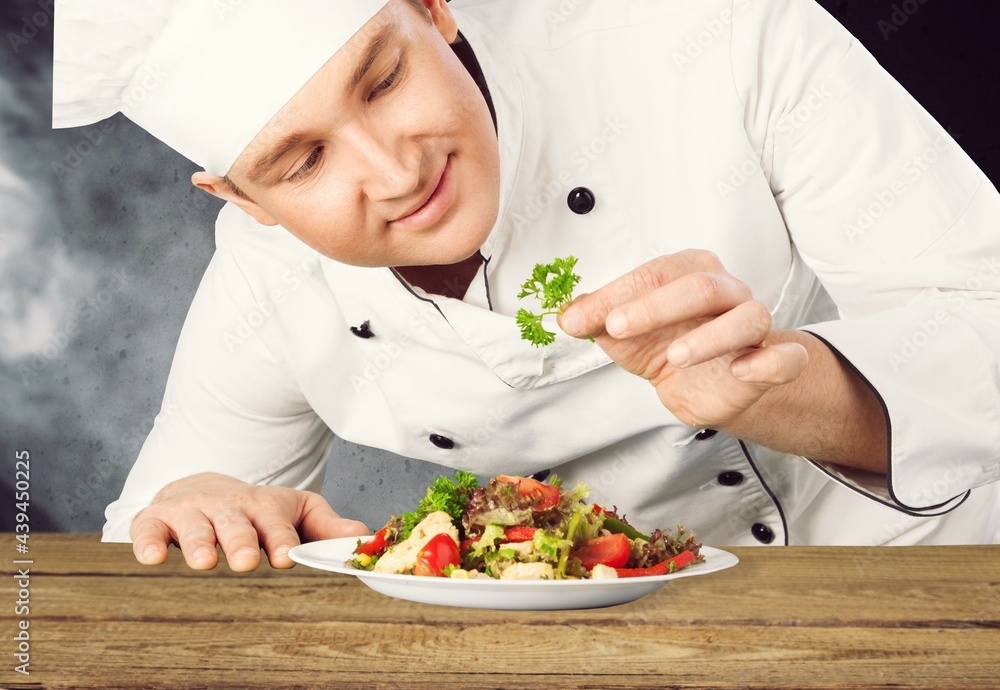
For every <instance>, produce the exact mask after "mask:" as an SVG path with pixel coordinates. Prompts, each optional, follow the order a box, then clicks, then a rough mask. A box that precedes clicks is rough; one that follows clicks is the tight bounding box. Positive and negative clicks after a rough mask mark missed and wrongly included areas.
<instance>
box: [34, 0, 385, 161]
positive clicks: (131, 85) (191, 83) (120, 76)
mask: <svg viewBox="0 0 1000 690" xmlns="http://www.w3.org/2000/svg"><path fill="white" fill-rule="evenodd" d="M386 3H387V0H61V1H60V2H59V3H57V5H56V14H55V20H56V21H55V55H54V74H53V99H52V100H53V107H52V126H53V127H56V128H59V127H78V126H81V125H88V124H92V123H94V122H98V121H100V120H103V119H104V118H106V117H110V116H111V115H113V114H115V113H116V112H119V111H120V112H122V113H124V114H125V115H126V116H127V117H128V118H129V119H130V120H132V121H134V122H135V123H136V124H138V125H139V126H140V127H142V128H143V129H145V130H146V131H148V132H149V133H150V134H152V135H153V136H155V137H156V138H158V139H160V140H161V141H163V142H164V143H166V144H167V145H168V146H170V147H171V148H173V149H175V150H176V151H178V152H179V153H181V154H183V155H184V156H186V157H187V158H189V159H191V160H192V161H194V162H195V163H198V164H199V165H201V166H203V167H204V168H205V169H206V170H207V171H209V172H211V173H215V174H218V175H224V174H225V173H226V172H227V171H228V170H229V168H230V167H231V166H232V164H233V162H234V161H235V160H236V158H237V157H238V156H239V155H240V153H241V152H242V151H243V150H244V149H245V148H246V146H247V144H249V143H250V141H251V140H252V139H253V138H254V136H256V135H257V133H258V132H260V131H261V129H263V127H264V125H266V124H267V123H268V122H269V121H270V120H271V118H273V117H274V115H275V114H277V113H278V111H279V110H280V109H281V108H282V106H284V105H285V104H286V103H287V102H288V101H289V100H290V99H291V97H292V96H294V95H295V92H296V91H298V90H299V89H300V88H301V87H302V86H304V85H305V83H306V82H307V81H309V79H310V78H311V77H312V76H313V75H314V74H315V73H316V72H317V71H319V69H320V68H321V67H322V66H323V65H324V64H325V63H326V62H327V61H328V60H329V59H330V58H331V57H332V56H333V54H334V53H336V52H337V51H338V50H339V49H340V48H341V47H342V46H343V45H344V44H345V43H347V41H348V40H350V38H351V37H352V36H354V34H356V33H357V32H358V31H359V30H360V29H361V28H362V27H363V26H364V25H365V24H366V23H367V22H368V20H370V19H371V18H372V17H373V16H375V14H376V13H377V12H378V11H379V10H380V9H382V8H383V7H384V6H385V5H386Z"/></svg>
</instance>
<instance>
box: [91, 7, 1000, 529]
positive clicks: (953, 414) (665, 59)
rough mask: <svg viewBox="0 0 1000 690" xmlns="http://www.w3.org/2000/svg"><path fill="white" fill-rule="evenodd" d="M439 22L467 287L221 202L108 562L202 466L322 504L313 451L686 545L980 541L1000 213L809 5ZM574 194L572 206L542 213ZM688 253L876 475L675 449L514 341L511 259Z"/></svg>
mask: <svg viewBox="0 0 1000 690" xmlns="http://www.w3.org/2000/svg"><path fill="white" fill-rule="evenodd" d="M452 7H453V9H454V11H455V14H456V17H457V19H458V22H459V27H460V30H461V32H462V34H463V36H464V37H465V38H466V40H467V41H468V42H469V44H470V46H471V47H472V48H473V50H474V51H475V54H476V56H477V58H478V60H479V62H480V65H481V67H482V70H483V73H484V75H485V79H486V83H487V85H488V89H489V92H490V95H491V97H492V100H493V104H494V107H495V110H496V117H497V122H498V138H499V146H500V156H501V191H500V195H501V198H500V202H501V204H500V213H499V217H498V220H497V222H496V225H495V227H494V228H493V230H492V232H491V234H490V235H489V237H488V240H487V241H486V243H485V245H484V246H483V248H482V254H483V255H484V257H485V258H486V263H485V264H484V266H483V268H482V269H481V270H480V273H479V274H478V275H477V276H476V278H475V280H474V283H473V286H472V287H471V288H470V290H469V293H468V294H467V295H466V297H465V298H464V299H463V300H457V299H451V298H447V297H442V296H438V295H430V294H426V293H425V292H424V291H422V290H421V289H420V288H417V287H412V286H409V285H407V284H406V283H405V282H404V281H403V280H401V279H400V278H399V277H398V276H397V275H396V274H395V273H394V272H393V271H392V270H390V269H388V268H358V267H353V266H348V265H344V264H340V263H337V262H335V261H333V260H330V259H328V258H325V257H323V256H320V255H318V254H317V253H316V252H315V251H313V250H311V249H309V248H308V247H306V246H305V245H304V244H302V243H301V242H299V241H298V240H296V239H295V238H294V237H292V236H291V235H290V234H289V233H287V232H286V231H284V230H282V229H281V228H267V227H263V226H260V225H258V224H257V223H256V222H255V221H253V220H252V219H251V218H249V217H248V216H246V215H244V214H243V213H242V212H240V211H239V210H238V209H236V208H235V207H233V206H231V205H230V206H227V207H225V208H224V209H223V210H222V212H221V214H220V216H219V219H218V225H217V231H216V243H217V251H216V254H215V256H214V257H213V259H212V261H211V264H210V265H209V267H208V269H207V271H206V273H205V276H204V279H203V281H202V283H201V286H200V287H199V289H198V292H197V295H196V297H195V299H194V302H193V304H192V306H191V310H190V313H189V315H188V317H187V321H186V323H185V325H184V329H183V332H182V334H181V338H180V342H179V344H178V346H177V351H176V355H175V359H174V363H173V367H172V369H171V372H170V376H169V380H168V383H167V389H166V394H165V399H164V404H163V408H162V411H161V413H160V414H159V416H158V417H157V419H156V423H155V426H154V428H153V430H152V432H151V433H150V435H149V437H148V439H147V440H146V442H145V445H144V446H143V448H142V450H141V453H140V455H139V457H138V460H137V461H136V464H135V466H134V468H133V469H132V471H131V474H130V475H129V477H128V480H127V482H126V484H125V487H124V490H123V492H122V495H121V497H120V498H119V499H118V500H117V501H115V502H114V503H112V504H111V505H110V506H109V507H108V509H107V514H106V517H107V524H106V525H105V529H104V538H105V539H106V540H128V538H129V537H128V529H129V525H130V523H131V521H132V519H133V517H134V516H135V515H136V514H137V513H138V512H139V511H140V510H141V509H143V508H144V507H145V506H147V505H148V504H149V503H150V501H151V499H152V497H153V495H154V494H155V493H156V492H157V491H158V490H159V489H160V488H162V487H163V486H164V485H166V484H167V483H169V482H171V481H173V480H176V479H178V478H181V477H185V476H189V475H191V474H194V473H197V472H202V471H215V472H222V473H225V474H228V475H232V476H234V477H238V478H240V479H243V480H245V481H248V482H255V483H259V484H279V485H285V486H291V487H297V488H303V489H312V490H319V487H320V486H321V482H322V477H323V472H324V469H325V465H324V463H325V458H326V456H327V454H328V451H329V449H330V447H331V443H332V439H333V437H334V434H336V435H339V436H340V437H342V438H344V439H347V440H349V441H352V442H356V443H360V444H365V445H370V446H375V447H378V448H384V449H386V450H389V451H392V452H394V453H397V454H400V455H403V456H408V457H413V458H420V459H423V460H428V461H432V462H435V463H440V464H441V465H443V466H446V467H448V468H463V469H469V470H472V471H474V472H476V473H479V474H481V475H493V474H497V473H507V474H531V473H535V472H539V471H542V470H554V471H555V472H557V473H558V474H559V475H560V476H562V477H563V478H564V479H565V480H566V482H567V483H568V484H570V485H572V484H573V483H574V482H575V481H576V480H578V479H579V480H584V481H586V482H587V483H588V484H590V485H591V487H592V488H593V495H592V499H593V500H595V501H597V502H602V503H606V504H614V505H617V506H618V507H619V508H620V509H622V510H624V511H626V512H627V514H628V516H629V518H630V519H631V520H632V521H633V522H635V523H636V524H637V525H638V526H639V527H641V528H645V529H651V528H653V527H655V526H661V527H670V526H673V525H675V524H677V523H678V522H682V523H684V524H686V525H687V526H688V527H690V528H692V529H693V530H695V531H696V532H697V533H698V535H699V536H700V537H701V538H702V539H703V540H704V542H705V543H709V544H716V545H727V544H729V545H754V544H759V543H771V544H902V543H907V544H909V543H942V542H950V543H967V542H996V541H1000V500H998V497H1000V494H998V487H1000V484H998V483H996V480H997V479H998V478H1000V462H998V457H1000V396H998V363H997V353H998V352H1000V300H998V297H1000V263H998V260H1000V233H998V232H997V228H998V226H1000V196H998V194H997V190H996V189H995V187H994V186H993V185H992V184H991V183H990V182H989V181H988V180H987V179H986V178H985V177H984V175H983V174H982V173H981V172H980V171H979V170H978V168H977V167H976V166H975V165H974V164H973V163H972V161H971V160H970V159H969V158H968V157H967V156H966V155H965V154H964V153H963V152H962V150H961V149H960V148H959V147H958V145H957V144H956V143H955V142H954V141H953V139H952V137H951V136H950V135H949V134H948V133H947V132H946V131H945V130H943V129H942V127H940V126H939V125H938V124H937V123H935V122H934V120H933V119H932V118H931V117H930V116H929V115H928V114H927V113H926V112H925V111H924V110H923V109H922V108H921V107H920V106H919V105H918V104H916V103H915V102H914V101H913V99H912V98H911V97H910V96H909V95H908V94H907V93H906V92H905V91H904V90H903V89H902V88H901V87H900V86H899V85H898V84H897V83H896V82H895V81H894V80H893V79H892V78H891V77H890V76H889V75H887V74H886V73H885V72H884V71H883V70H882V69H881V68H880V67H879V65H878V64H877V63H876V62H875V60H874V59H873V58H872V57H871V55H870V54H869V53H868V52H867V51H866V50H865V49H864V48H863V47H862V46H861V45H860V44H859V43H858V42H857V41H856V40H855V39H854V38H853V37H851V36H850V35H849V34H848V33H847V32H846V31H845V30H844V29H843V28H842V27H841V26H840V25H839V24H838V23H837V22H836V21H834V20H833V19H832V18H831V17H830V16H829V15H828V14H827V13H826V12H824V11H823V10H822V9H821V8H820V7H819V6H817V5H816V4H815V3H814V2H813V0H629V1H628V2H623V0H588V1H587V2H585V3H581V2H568V1H567V0H464V1H463V0H455V1H454V2H452ZM578 187H585V188H587V189H589V190H591V191H592V193H593V195H594V198H595V205H594V207H593V209H592V211H591V212H589V213H585V214H577V213H574V212H572V211H571V210H570V209H569V207H568V205H567V202H566V199H567V195H568V193H569V192H570V190H573V189H575V188H578ZM690 247H694V248H701V249H707V250H711V251H713V252H715V253H716V254H718V255H719V257H720V258H721V260H722V262H723V264H724V265H725V266H726V267H727V269H728V270H729V271H730V272H731V273H732V274H734V275H735V276H737V277H739V278H741V279H742V280H744V281H746V282H747V283H748V284H749V285H750V286H751V287H752V289H753V292H754V295H755V296H756V297H757V298H758V299H761V300H763V301H764V302H765V303H766V304H768V305H769V306H770V308H771V310H772V313H773V315H774V323H775V327H776V328H804V329H805V330H808V331H809V332H811V333H813V334H815V335H817V336H819V337H820V338H822V339H823V340H824V341H826V342H827V343H828V344H829V345H830V347H832V348H833V349H834V350H835V351H836V352H838V353H839V354H840V355H842V356H843V358H844V359H845V360H846V361H847V362H848V363H849V364H850V366H852V367H853V368H854V369H856V370H857V372H858V374H859V375H860V376H861V377H863V378H864V380H865V381H867V382H868V383H869V385H870V386H871V387H872V388H873V389H874V390H875V391H876V392H877V394H878V396H879V397H880V399H881V401H882V403H883V407H884V410H885V414H886V418H887V421H888V426H889V431H890V434H891V443H890V446H891V450H890V455H891V457H890V462H889V474H888V477H882V476H877V475H869V474H866V473H864V472H858V471H850V470H844V469H839V468H836V467H833V466H826V465H823V464H820V463H815V462H812V461H810V460H808V459H804V458H799V457H794V456H788V455H785V454H782V453H777V452H774V451H771V450H768V449H765V448H762V447H760V446H757V445H754V444H751V443H746V442H742V441H741V440H739V439H736V438H733V437H730V436H728V435H726V434H724V433H714V431H713V430H698V429H692V428H689V427H686V426H684V425H682V424H681V423H679V422H678V420H677V419H676V418H675V417H674V416H673V415H672V414H671V413H670V412H669V411H667V410H666V409H665V408H664V407H663V406H662V405H661V404H660V402H659V401H658V399H657V397H656V395H655V392H654V390H653V388H652V387H651V386H650V385H649V384H648V383H647V382H645V381H643V380H642V379H640V378H637V377H635V376H633V375H631V374H628V373H626V372H625V371H624V370H622V369H620V368H619V367H617V366H616V365H614V364H613V363H611V362H609V360H608V358H607V357H606V356H605V355H604V353H603V352H602V351H601V350H600V349H599V348H598V347H597V346H596V345H594V344H592V343H590V342H588V341H587V340H575V339H572V338H568V337H565V336H564V335H563V334H561V333H560V334H559V337H558V338H557V340H556V342H555V344H554V345H552V346H550V347H547V348H543V349H536V348H533V347H532V346H530V345H529V344H527V343H526V342H524V341H522V340H521V339H520V337H519V332H518V329H517V327H516V325H515V322H514V313H515V312H516V310H517V308H518V307H519V306H521V305H520V304H519V303H518V301H517V299H516V294H517V292H518V287H519V285H520V283H521V282H522V281H523V280H524V279H525V277H527V276H528V275H529V274H530V272H531V268H532V266H533V265H534V264H535V263H537V262H546V261H550V260H551V259H552V257H555V256H565V255H568V254H573V255H575V256H577V257H579V263H578V272H579V273H580V275H582V276H583V281H582V283H581V286H580V290H581V291H585V292H586V291H592V290H594V289H596V288H598V287H600V286H602V285H605V284H607V283H608V282H609V281H611V280H612V279H614V278H616V277H617V276H620V275H622V274H624V273H626V272H628V271H630V270H632V269H634V268H635V267H637V266H639V265H640V264H642V263H644V262H645V261H647V260H649V259H650V258H652V257H654V256H657V255H661V254H668V253H672V252H676V251H679V250H682V249H685V248H690ZM365 323H367V330H368V332H367V333H366V332H365V331H364V329H362V325H363V324H365ZM352 327H353V330H352ZM368 334H374V337H367V338H366V337H359V336H363V335H368ZM441 446H444V447H441ZM334 507H335V508H336V506H334Z"/></svg>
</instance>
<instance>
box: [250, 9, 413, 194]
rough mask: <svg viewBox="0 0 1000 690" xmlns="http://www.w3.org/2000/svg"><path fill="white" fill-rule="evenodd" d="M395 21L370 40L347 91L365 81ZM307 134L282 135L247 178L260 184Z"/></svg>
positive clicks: (383, 47) (354, 88)
mask: <svg viewBox="0 0 1000 690" xmlns="http://www.w3.org/2000/svg"><path fill="white" fill-rule="evenodd" d="M397 28H398V27H397V26H396V23H395V22H390V23H388V24H385V25H383V26H382V27H381V28H380V29H379V30H378V32H377V33H376V34H375V35H374V36H373V37H372V39H371V41H369V42H368V46H367V47H366V48H365V51H364V57H363V58H362V59H361V61H360V62H359V63H358V66H357V68H356V69H355V70H354V74H353V76H352V77H351V81H350V83H349V84H348V87H347V89H346V93H348V94H349V93H351V92H353V91H355V90H357V88H358V86H360V85H361V82H363V81H364V79H365V76H366V75H367V74H368V71H369V70H370V69H371V68H372V65H373V64H375V61H376V60H378V58H379V56H380V55H381V54H382V51H384V50H385V49H386V47H388V45H389V43H390V42H391V41H392V39H393V38H394V37H395V35H396V29H397ZM305 139H306V135H305V133H303V132H298V131H296V132H291V133H290V134H286V135H285V136H283V137H281V139H279V140H278V142H277V143H276V144H275V145H274V146H273V147H272V148H271V149H270V150H269V151H268V152H267V153H265V154H263V155H262V156H260V157H259V158H257V160H255V161H254V163H253V165H251V166H250V168H249V170H248V171H247V179H249V180H250V181H251V182H253V183H254V184H260V183H261V182H262V181H263V180H264V179H265V178H266V177H267V175H268V173H270V171H271V168H273V167H274V166H275V165H276V164H277V163H278V161H280V160H281V159H282V158H284V156H285V154H287V153H288V152H289V151H290V150H292V149H294V148H295V147H296V146H298V145H299V144H301V143H302V142H303V141H305Z"/></svg>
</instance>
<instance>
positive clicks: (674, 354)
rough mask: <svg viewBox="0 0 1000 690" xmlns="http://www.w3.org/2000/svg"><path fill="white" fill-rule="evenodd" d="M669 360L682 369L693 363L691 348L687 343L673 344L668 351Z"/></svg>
mask: <svg viewBox="0 0 1000 690" xmlns="http://www.w3.org/2000/svg"><path fill="white" fill-rule="evenodd" d="M667 360H669V362H670V364H671V365H672V366H675V367H682V366H684V365H685V364H687V363H688V362H689V361H691V348H690V347H688V345H687V343H673V344H672V345H671V346H670V347H669V348H668V349H667Z"/></svg>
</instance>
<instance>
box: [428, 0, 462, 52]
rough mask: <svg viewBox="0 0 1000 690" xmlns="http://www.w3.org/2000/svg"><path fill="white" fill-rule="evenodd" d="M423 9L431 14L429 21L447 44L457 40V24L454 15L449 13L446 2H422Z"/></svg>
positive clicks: (431, 0) (432, 0) (442, 0)
mask: <svg viewBox="0 0 1000 690" xmlns="http://www.w3.org/2000/svg"><path fill="white" fill-rule="evenodd" d="M423 3H424V7H426V8H427V11H428V12H430V13H431V21H432V22H433V23H434V26H435V27H436V28H437V30H438V32H439V33H440V34H441V35H442V36H444V40H445V41H447V42H448V43H454V42H455V39H456V38H458V22H456V21H455V15H453V14H452V13H451V7H450V6H449V5H448V0H423Z"/></svg>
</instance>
